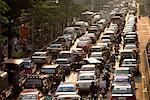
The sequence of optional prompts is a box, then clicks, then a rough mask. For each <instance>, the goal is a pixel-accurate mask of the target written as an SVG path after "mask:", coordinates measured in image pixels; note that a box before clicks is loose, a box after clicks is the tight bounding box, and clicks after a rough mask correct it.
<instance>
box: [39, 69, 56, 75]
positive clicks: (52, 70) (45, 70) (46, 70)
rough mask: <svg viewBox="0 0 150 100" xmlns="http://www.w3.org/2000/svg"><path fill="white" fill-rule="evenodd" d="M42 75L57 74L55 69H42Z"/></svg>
mask: <svg viewBox="0 0 150 100" xmlns="http://www.w3.org/2000/svg"><path fill="white" fill-rule="evenodd" d="M40 72H41V73H48V74H54V73H55V72H56V69H55V68H42V69H41V71H40Z"/></svg>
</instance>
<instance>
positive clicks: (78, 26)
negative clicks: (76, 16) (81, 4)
mask: <svg viewBox="0 0 150 100" xmlns="http://www.w3.org/2000/svg"><path fill="white" fill-rule="evenodd" d="M74 27H75V30H76V33H77V36H78V37H80V36H81V35H83V34H85V33H86V30H87V25H86V23H85V22H84V21H77V22H75V24H74Z"/></svg>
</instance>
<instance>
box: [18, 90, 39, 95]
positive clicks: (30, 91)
mask: <svg viewBox="0 0 150 100" xmlns="http://www.w3.org/2000/svg"><path fill="white" fill-rule="evenodd" d="M39 92H40V91H39V90H37V89H24V90H23V91H22V92H21V93H20V94H21V95H23V94H38V93H39Z"/></svg>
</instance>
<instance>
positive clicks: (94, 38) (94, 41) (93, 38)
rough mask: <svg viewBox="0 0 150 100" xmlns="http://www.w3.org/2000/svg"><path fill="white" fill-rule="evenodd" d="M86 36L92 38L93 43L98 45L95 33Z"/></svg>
mask: <svg viewBox="0 0 150 100" xmlns="http://www.w3.org/2000/svg"><path fill="white" fill-rule="evenodd" d="M85 36H87V37H90V38H91V40H92V43H96V41H97V37H96V36H95V34H94V33H87V34H85Z"/></svg>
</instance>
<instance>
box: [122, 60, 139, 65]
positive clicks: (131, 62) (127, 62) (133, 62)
mask: <svg viewBox="0 0 150 100" xmlns="http://www.w3.org/2000/svg"><path fill="white" fill-rule="evenodd" d="M123 64H137V62H136V61H131V60H130V61H123Z"/></svg>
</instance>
